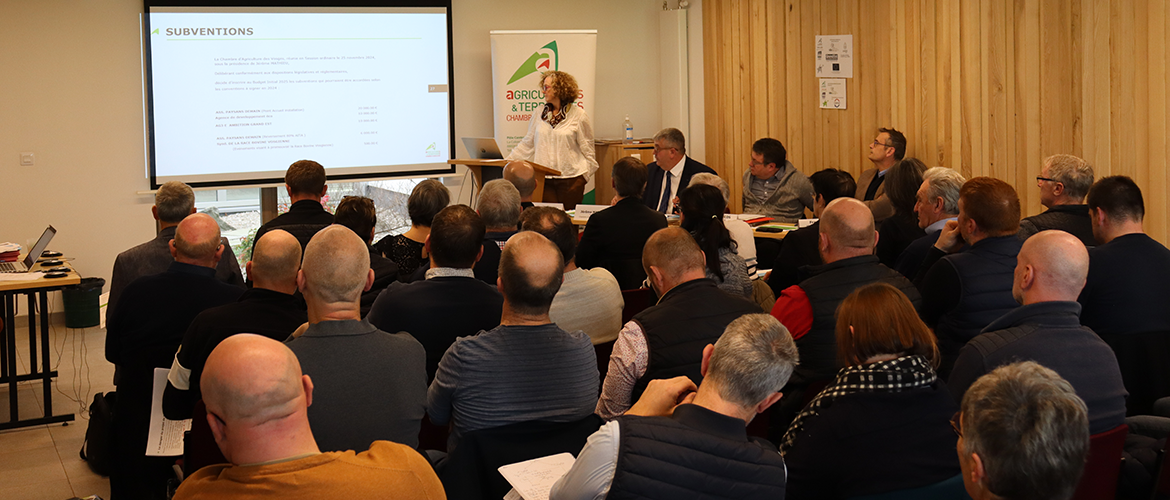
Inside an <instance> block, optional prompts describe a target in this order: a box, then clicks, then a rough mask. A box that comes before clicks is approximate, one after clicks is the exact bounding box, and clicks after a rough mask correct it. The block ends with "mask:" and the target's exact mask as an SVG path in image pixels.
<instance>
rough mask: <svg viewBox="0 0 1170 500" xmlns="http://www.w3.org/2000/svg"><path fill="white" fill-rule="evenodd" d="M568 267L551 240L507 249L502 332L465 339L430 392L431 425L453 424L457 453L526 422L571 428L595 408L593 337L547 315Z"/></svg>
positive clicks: (524, 239) (446, 358)
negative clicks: (469, 442)
mask: <svg viewBox="0 0 1170 500" xmlns="http://www.w3.org/2000/svg"><path fill="white" fill-rule="evenodd" d="M563 269H564V262H563V261H562V259H561V252H560V251H559V250H558V249H557V247H556V246H555V245H553V244H552V242H550V241H549V240H548V239H547V238H545V237H544V236H541V235H540V234H537V233H534V232H532V231H523V232H520V233H517V234H516V235H515V236H513V237H512V238H511V239H509V240H508V243H507V244H506V245H505V246H504V250H503V254H502V255H501V257H500V269H499V270H500V277H499V279H498V281H497V286H499V288H500V292H501V293H502V294H503V295H504V308H503V315H502V318H501V321H500V326H498V327H496V328H494V329H492V330H490V331H487V332H480V333H479V335H475V336H471V337H462V338H459V339H457V340H456V341H455V343H454V344H452V345H451V347H450V348H449V349H447V352H446V353H445V354H444V355H443V359H442V360H441V361H440V362H439V369H438V371H437V372H436V373H435V379H434V381H433V382H431V386H430V388H429V390H428V391H427V414H428V415H429V416H430V418H431V422H434V423H435V424H438V425H444V424H446V423H447V422H451V421H453V422H454V430H453V432H452V433H451V438H450V441H449V443H448V446H447V450H448V451H451V450H453V449H454V448H455V446H456V445H457V443H458V442H459V439H460V438H461V437H462V436H463V435H464V434H466V433H468V432H471V431H475V430H479V429H488V428H492V427H499V426H502V425H508V424H514V423H519V422H528V421H535V420H540V421H548V422H572V421H575V420H580V419H582V418H585V417H587V416H589V414H591V413H593V408H594V405H595V404H596V403H597V391H598V384H599V381H598V372H597V358H596V355H595V354H594V351H593V344H592V343H591V342H590V341H589V336H587V335H585V334H584V333H583V332H580V331H575V332H571V333H570V332H566V331H564V330H561V329H560V328H559V327H557V325H555V324H553V322H552V320H550V319H549V316H548V310H549V306H550V305H551V304H552V300H553V297H554V296H555V295H556V294H557V290H559V289H560V287H561V280H562V275H563Z"/></svg>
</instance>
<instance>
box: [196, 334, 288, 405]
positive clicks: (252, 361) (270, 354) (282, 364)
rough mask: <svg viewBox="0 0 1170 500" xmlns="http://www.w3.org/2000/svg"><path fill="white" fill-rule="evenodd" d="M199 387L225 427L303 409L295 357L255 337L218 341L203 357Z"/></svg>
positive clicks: (271, 343)
mask: <svg viewBox="0 0 1170 500" xmlns="http://www.w3.org/2000/svg"><path fill="white" fill-rule="evenodd" d="M200 385H201V387H202V392H203V401H204V402H205V403H206V404H207V411H208V412H209V413H212V414H214V415H216V416H218V417H219V418H220V419H222V420H223V421H224V422H225V423H227V424H228V426H229V427H231V426H233V425H242V426H244V427H255V426H258V425H261V424H264V423H267V422H269V421H271V420H277V419H283V418H287V417H289V416H290V415H293V414H294V413H296V412H297V411H298V410H301V411H303V410H304V409H305V408H306V407H307V400H306V395H305V391H304V386H303V385H302V382H301V365H300V363H298V362H297V357H296V355H294V354H293V352H292V351H290V350H289V348H288V347H285V345H284V344H282V343H280V342H277V341H275V340H272V339H270V338H268V337H263V336H260V335H253V334H250V333H244V334H239V335H232V336H231V337H228V338H227V339H225V340H224V341H223V342H220V344H219V345H218V346H216V347H215V350H213V351H211V355H210V356H208V358H207V364H206V365H205V366H204V369H203V375H202V376H201V377H200Z"/></svg>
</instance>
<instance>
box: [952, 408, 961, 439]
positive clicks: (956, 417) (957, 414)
mask: <svg viewBox="0 0 1170 500" xmlns="http://www.w3.org/2000/svg"><path fill="white" fill-rule="evenodd" d="M962 414H963V412H961V411H957V412H955V415H954V416H953V417H951V429H954V431H955V435H956V436H959V437H963V425H962V424H961V423H960V420H959V418H960V417H961V416H962Z"/></svg>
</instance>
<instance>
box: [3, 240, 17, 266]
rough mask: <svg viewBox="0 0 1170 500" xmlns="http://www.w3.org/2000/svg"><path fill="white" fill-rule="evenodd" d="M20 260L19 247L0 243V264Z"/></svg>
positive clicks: (13, 244)
mask: <svg viewBox="0 0 1170 500" xmlns="http://www.w3.org/2000/svg"><path fill="white" fill-rule="evenodd" d="M18 258H20V245H17V244H16V243H10V242H5V243H0V262H16V259H18Z"/></svg>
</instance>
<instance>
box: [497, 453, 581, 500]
mask: <svg viewBox="0 0 1170 500" xmlns="http://www.w3.org/2000/svg"><path fill="white" fill-rule="evenodd" d="M575 461H576V459H574V458H573V455H572V454H571V453H561V454H559V455H549V456H547V457H540V458H534V459H532V460H528V461H525V462H520V463H515V464H510V465H505V466H503V467H500V468H499V471H500V475H502V476H504V479H507V480H508V484H511V485H512V491H509V492H508V495H507V496H505V497H504V498H505V499H506V500H520V499H523V500H548V494H549V492H551V491H552V487H553V485H554V484H556V482H557V480H558V479H560V478H561V476H563V475H565V473H566V472H569V469H570V468H572V467H573V462H575Z"/></svg>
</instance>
